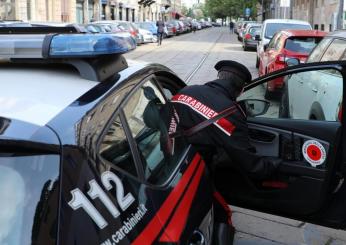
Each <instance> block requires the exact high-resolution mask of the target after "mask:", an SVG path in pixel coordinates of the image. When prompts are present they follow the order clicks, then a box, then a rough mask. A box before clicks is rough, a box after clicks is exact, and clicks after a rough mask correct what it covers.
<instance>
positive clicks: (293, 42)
mask: <svg viewBox="0 0 346 245" xmlns="http://www.w3.org/2000/svg"><path fill="white" fill-rule="evenodd" d="M320 40H321V38H318V37H290V38H288V39H287V40H286V43H285V49H287V50H289V51H292V52H298V53H305V54H308V53H310V52H311V50H312V49H313V48H314V47H315V46H316V45H317V43H319V41H320Z"/></svg>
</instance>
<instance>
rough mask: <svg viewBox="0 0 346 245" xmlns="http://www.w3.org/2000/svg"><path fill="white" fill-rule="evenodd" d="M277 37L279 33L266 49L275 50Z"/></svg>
mask: <svg viewBox="0 0 346 245" xmlns="http://www.w3.org/2000/svg"><path fill="white" fill-rule="evenodd" d="M278 37H279V33H277V34H276V35H275V36H274V37H273V38H272V39H271V40H270V42H269V44H268V49H273V48H275V43H276V40H277V39H278Z"/></svg>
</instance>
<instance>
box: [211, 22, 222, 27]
mask: <svg viewBox="0 0 346 245" xmlns="http://www.w3.org/2000/svg"><path fill="white" fill-rule="evenodd" d="M211 24H212V26H214V27H221V23H219V22H212V23H211Z"/></svg>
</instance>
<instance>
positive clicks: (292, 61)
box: [286, 58, 300, 66]
mask: <svg viewBox="0 0 346 245" xmlns="http://www.w3.org/2000/svg"><path fill="white" fill-rule="evenodd" d="M299 64H300V60H299V59H297V58H290V59H288V60H286V65H287V66H297V65H299Z"/></svg>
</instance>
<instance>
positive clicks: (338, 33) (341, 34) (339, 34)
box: [327, 30, 346, 39]
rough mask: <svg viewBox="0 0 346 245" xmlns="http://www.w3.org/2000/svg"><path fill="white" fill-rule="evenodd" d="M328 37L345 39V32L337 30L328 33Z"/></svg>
mask: <svg viewBox="0 0 346 245" xmlns="http://www.w3.org/2000/svg"><path fill="white" fill-rule="evenodd" d="M327 36H328V37H341V38H345V39H346V30H337V31H333V32H330V33H328V35H327Z"/></svg>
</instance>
